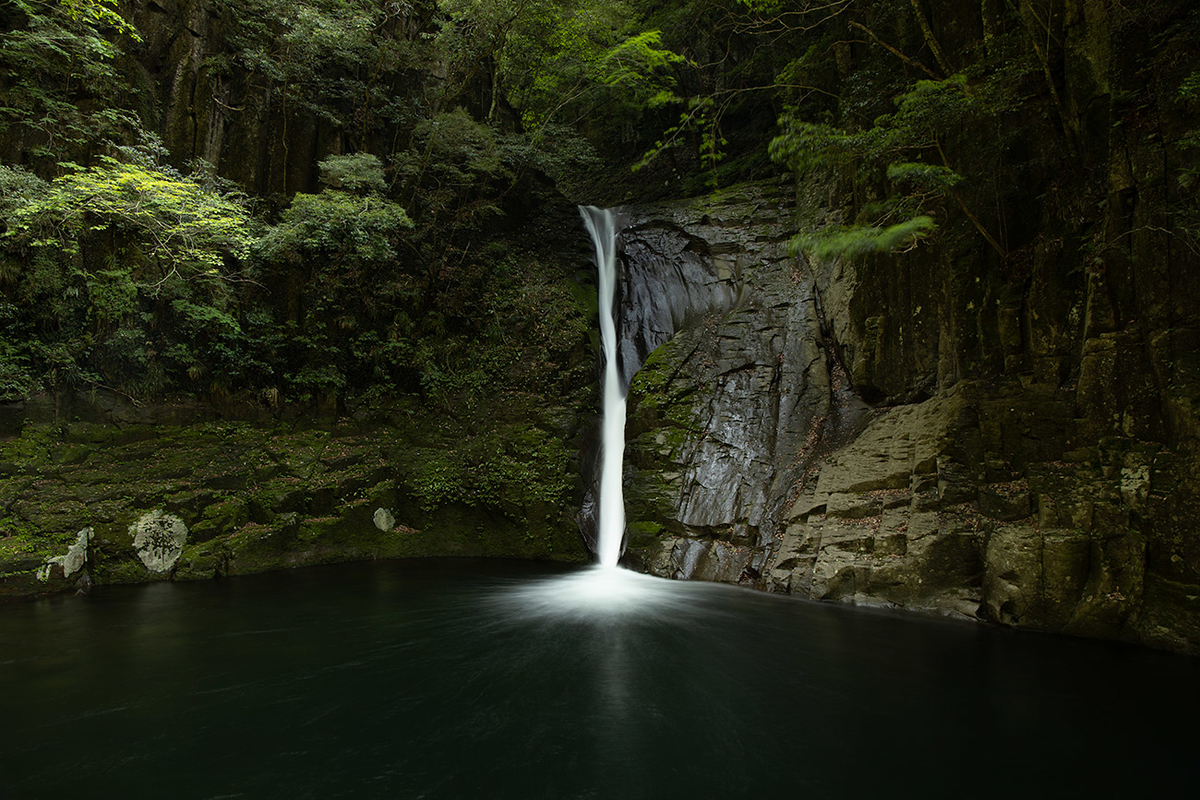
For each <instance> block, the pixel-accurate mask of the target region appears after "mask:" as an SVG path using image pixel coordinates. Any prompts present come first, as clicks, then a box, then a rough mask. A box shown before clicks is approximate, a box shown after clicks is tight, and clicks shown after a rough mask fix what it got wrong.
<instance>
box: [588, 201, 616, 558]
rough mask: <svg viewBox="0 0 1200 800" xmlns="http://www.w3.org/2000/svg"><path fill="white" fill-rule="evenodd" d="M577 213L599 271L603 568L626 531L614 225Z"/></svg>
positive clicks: (597, 213)
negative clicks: (602, 351) (602, 357)
mask: <svg viewBox="0 0 1200 800" xmlns="http://www.w3.org/2000/svg"><path fill="white" fill-rule="evenodd" d="M579 213H580V214H581V215H582V216H583V222H584V224H585V225H586V226H587V229H588V232H589V233H590V234H591V235H592V243H593V244H594V245H595V247H596V268H597V269H598V270H599V276H600V289H599V291H600V340H601V342H602V344H603V346H604V383H603V386H602V389H603V395H604V397H603V408H602V412H603V416H604V422H603V426H602V433H601V440H600V441H601V445H600V502H599V520H598V526H597V528H598V531H599V534H598V536H597V544H596V550H597V553H596V555H598V556H599V558H600V565H601V566H603V567H615V566H616V565H617V559H619V558H620V557H621V540H622V539H623V538H624V535H625V500H624V497H623V496H622V493H621V467H622V462H623V461H624V457H625V392H624V390H623V389H622V387H621V378H620V373H619V371H618V365H617V345H618V342H617V324H616V318H615V316H614V313H613V305H614V303H615V298H616V294H617V226H616V219H615V218H614V217H613V213H612V212H611V211H609V210H608V209H602V208H596V207H594V206H580V207H579Z"/></svg>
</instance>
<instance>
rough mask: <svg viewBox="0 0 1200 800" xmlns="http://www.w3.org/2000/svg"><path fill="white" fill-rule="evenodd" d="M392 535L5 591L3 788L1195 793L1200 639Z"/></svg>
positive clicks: (701, 794) (246, 792)
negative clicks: (998, 626) (302, 560)
mask: <svg viewBox="0 0 1200 800" xmlns="http://www.w3.org/2000/svg"><path fill="white" fill-rule="evenodd" d="M624 577H626V578H627V580H624V581H617V582H614V583H612V584H611V585H610V583H609V582H604V581H601V582H597V580H596V574H595V573H594V572H590V571H580V570H565V569H563V568H561V567H554V566H545V565H536V564H525V563H510V562H496V561H492V562H481V561H419V562H379V563H373V564H356V565H345V566H339V567H331V568H321V569H310V570H301V571H296V572H291V573H284V574H274V575H264V576H257V577H247V578H238V579H231V580H225V581H220V582H211V583H197V584H160V585H152V586H140V587H122V588H102V589H100V590H97V591H96V592H95V593H94V594H93V595H92V596H90V597H80V598H75V597H62V598H53V599H46V600H37V601H24V602H13V603H6V604H3V605H0V797H12V798H22V799H23V798H42V797H44V798H66V797H87V798H107V797H114V798H116V797H122V798H141V797H146V798H235V797H238V798H242V797H244V798H328V797H352V798H676V797H679V798H824V797H830V798H843V797H892V798H904V797H914V798H918V797H920V798H925V797H961V798H978V797H1003V798H1026V797H1064V798H1066V797H1085V796H1088V797H1121V798H1132V797H1198V796H1200V713H1198V712H1200V680H1198V678H1200V671H1198V670H1197V663H1196V661H1195V660H1194V659H1188V658H1184V657H1179V656H1173V655H1170V654H1165V653H1159V652H1154V651H1149V650H1143V649H1138V648H1133V647H1126V646H1118V645H1112V644H1107V643H1101V642H1090V641H1080V640H1072V639H1065V638H1056V637H1049V636H1039V635H1034V634H1021V633H1014V632H1012V631H1003V630H995V629H989V628H985V627H981V626H972V625H969V624H960V623H950V622H941V621H937V620H927V619H920V618H915V617H911V616H899V615H893V614H883V613H871V612H863V611H856V610H853V609H850V608H845V607H834V606H827V605H818V604H813V603H805V602H800V601H796V600H792V599H789V598H782V597H772V596H767V595H761V594H756V593H751V592H747V591H742V590H737V589H732V588H729V587H723V586H713V585H702V584H681V583H671V582H666V581H656V580H653V579H649V578H641V576H624Z"/></svg>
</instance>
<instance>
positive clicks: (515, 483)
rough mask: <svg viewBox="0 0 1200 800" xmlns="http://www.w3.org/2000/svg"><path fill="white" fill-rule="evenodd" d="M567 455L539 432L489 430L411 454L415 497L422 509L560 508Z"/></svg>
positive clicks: (562, 447) (565, 486) (566, 485)
mask: <svg viewBox="0 0 1200 800" xmlns="http://www.w3.org/2000/svg"><path fill="white" fill-rule="evenodd" d="M570 455H571V454H570V452H569V451H568V450H567V448H566V446H565V444H564V443H563V441H562V440H561V439H560V438H559V437H557V436H555V435H553V434H551V433H548V432H546V431H544V430H542V429H540V428H537V427H532V426H527V427H520V428H515V429H508V430H503V431H502V430H492V431H488V432H486V433H481V434H475V435H470V436H467V437H464V438H462V439H459V440H458V441H456V442H455V443H454V445H452V446H443V447H437V448H433V449H427V450H421V451H418V452H416V453H414V457H415V458H414V460H415V464H414V468H415V469H414V472H415V475H414V476H413V477H414V480H413V486H414V492H415V494H416V499H417V502H418V504H419V505H420V506H421V508H422V509H423V510H425V511H433V510H434V509H436V508H437V507H438V506H441V505H444V504H448V503H456V502H457V503H464V504H466V505H468V506H477V507H490V508H498V509H510V510H512V511H513V512H514V516H516V517H520V516H522V514H521V513H520V512H521V511H523V510H525V509H527V508H528V507H529V506H531V505H533V504H536V503H542V504H546V505H551V506H557V505H561V504H563V503H564V502H565V501H566V498H567V497H568V493H569V492H570V484H569V480H568V464H569V462H570Z"/></svg>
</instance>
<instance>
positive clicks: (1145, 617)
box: [625, 186, 1200, 650]
mask: <svg viewBox="0 0 1200 800" xmlns="http://www.w3.org/2000/svg"><path fill="white" fill-rule="evenodd" d="M776 191H777V190H776V189H775V188H774V187H771V186H756V187H748V188H745V189H741V190H739V191H738V192H733V193H726V194H724V195H723V196H717V197H716V198H709V199H707V200H706V201H705V202H703V203H700V202H696V203H692V204H675V205H667V206H663V207H658V208H654V209H641V210H640V212H639V213H640V214H641V215H642V216H641V218H640V222H639V223H638V225H637V226H635V227H634V228H633V229H632V231H631V233H630V241H628V242H627V250H628V252H632V253H636V254H637V255H635V256H634V259H633V260H632V261H631V262H630V263H629V264H628V267H627V268H628V275H629V279H630V280H631V281H636V280H638V276H640V275H649V276H650V277H651V279H652V283H653V281H658V283H654V284H653V285H654V287H655V288H653V289H647V288H645V287H638V286H636V285H635V286H632V287H630V288H629V289H628V290H627V297H629V298H634V297H636V298H640V299H642V300H644V301H648V302H651V303H657V305H656V306H654V307H653V308H652V309H651V310H649V311H645V312H643V313H641V314H640V316H639V315H633V314H628V315H627V316H626V317H625V319H626V320H634V319H636V320H638V322H637V324H636V325H635V326H634V330H633V332H632V334H631V339H632V342H631V344H630V351H631V352H638V353H640V350H641V349H642V348H646V347H650V346H651V345H652V344H653V343H654V342H655V341H656V339H657V338H658V337H662V336H663V332H664V331H666V330H667V329H668V328H670V327H672V326H675V331H676V332H675V333H674V335H672V336H669V337H668V338H666V340H665V342H664V343H663V344H661V345H659V346H658V348H657V349H654V350H652V351H651V352H650V353H649V355H648V356H647V357H646V361H645V364H644V366H642V368H641V370H640V371H639V372H638V373H637V374H636V375H635V376H634V377H633V379H632V381H631V389H630V398H629V421H628V426H627V446H626V490H625V492H626V506H627V509H626V510H627V518H628V521H629V554H630V557H631V559H632V560H633V561H635V562H636V563H638V564H639V565H640V566H641V567H642V568H643V569H645V570H647V571H649V572H652V573H654V574H657V575H661V576H665V577H673V578H691V579H701V580H714V581H724V582H729V583H738V584H742V585H746V586H751V587H755V588H759V589H764V590H767V591H773V592H784V593H793V594H798V595H801V596H804V597H810V598H814V599H824V600H835V601H842V602H850V603H856V604H863V605H881V606H892V607H903V608H910V609H916V610H922V611H929V612H934V613H939V614H947V615H951V616H957V617H960V618H966V619H974V620H982V621H992V622H996V623H1000V624H1005V625H1012V626H1016V627H1024V628H1034V629H1039V630H1047V631H1057V632H1067V633H1072V634H1078V635H1087V636H1100V637H1106V638H1122V639H1128V640H1134V641H1140V642H1144V643H1148V644H1152V645H1155V646H1161V647H1168V648H1173V649H1180V650H1194V649H1196V647H1197V645H1198V643H1200V601H1198V600H1197V598H1198V597H1200V537H1197V536H1196V535H1195V526H1194V519H1195V518H1197V516H1200V479H1197V478H1196V477H1195V476H1196V475H1200V464H1198V463H1197V456H1196V455H1195V452H1196V448H1194V447H1192V446H1190V445H1189V444H1188V443H1187V441H1186V440H1183V439H1180V440H1179V441H1176V442H1175V443H1174V444H1172V443H1170V442H1164V441H1163V438H1165V434H1164V430H1163V424H1162V420H1161V419H1160V417H1159V416H1158V415H1157V414H1154V413H1151V412H1150V411H1149V410H1148V406H1147V403H1151V402H1152V401H1153V399H1154V398H1155V397H1156V396H1161V395H1157V394H1156V392H1158V391H1159V390H1158V389H1157V388H1156V386H1157V385H1158V384H1157V383H1156V380H1155V378H1154V375H1153V373H1152V371H1151V369H1150V365H1147V364H1146V362H1145V360H1144V359H1142V360H1138V359H1136V358H1133V357H1132V355H1130V354H1131V353H1133V352H1134V351H1135V350H1136V349H1137V347H1139V346H1142V345H1144V343H1145V341H1146V338H1145V335H1144V334H1142V333H1138V332H1137V331H1125V332H1122V333H1121V334H1120V335H1113V334H1109V333H1097V334H1096V335H1095V336H1094V337H1091V338H1089V339H1087V340H1086V341H1085V343H1084V345H1083V346H1081V347H1077V348H1076V349H1074V350H1073V351H1072V352H1074V353H1075V354H1076V355H1075V356H1074V358H1077V359H1081V360H1080V361H1079V362H1078V363H1077V364H1076V365H1075V366H1071V364H1070V362H1068V361H1066V360H1065V359H1067V358H1068V355H1064V354H1066V353H1068V349H1067V348H1066V346H1065V345H1063V344H1062V342H1057V341H1054V340H1053V339H1054V337H1055V336H1056V335H1058V334H1056V333H1055V331H1060V333H1062V335H1063V336H1068V338H1071V337H1075V336H1077V335H1078V332H1077V331H1075V330H1074V329H1070V320H1069V319H1068V318H1067V317H1062V316H1055V317H1049V316H1041V315H1038V316H1034V315H1033V311H1036V309H1037V307H1038V304H1037V303H1033V302H1030V303H1026V304H1025V305H1023V306H1021V308H1020V309H1018V310H1017V311H1014V308H1015V306H1013V305H1012V304H1011V303H1009V305H1005V304H1004V303H997V302H994V301H993V302H992V303H990V305H987V306H983V305H982V304H980V305H979V306H976V307H975V308H976V311H975V312H973V313H977V314H980V315H981V316H982V315H984V314H985V313H992V311H993V310H996V309H998V310H996V311H995V313H997V314H999V315H1001V316H1004V315H1005V314H1009V313H1010V312H1013V313H1018V312H1019V314H1026V315H1028V316H1027V317H1026V318H1017V319H1016V321H1015V323H1014V324H1016V325H1017V328H1018V329H1019V331H1020V332H1021V337H1023V338H1019V340H1018V341H1016V342H1015V343H1014V342H1007V344H1006V341H1007V340H1006V339H1005V334H1004V331H1009V334H1011V333H1012V331H1011V326H1004V325H1002V326H997V327H995V328H994V330H993V331H992V333H991V334H987V330H986V326H984V325H983V324H982V323H980V324H978V325H974V326H971V325H969V324H968V322H967V321H964V320H963V319H956V318H955V317H956V315H957V316H958V317H961V316H962V314H963V313H964V311H963V309H964V308H965V304H963V303H962V302H960V301H961V299H962V298H961V296H958V295H956V294H954V293H953V292H950V291H948V290H947V289H946V288H945V287H942V288H939V289H936V290H934V289H933V288H930V289H929V293H928V294H924V295H915V296H913V297H912V298H910V301H911V304H912V307H913V309H914V311H915V309H917V308H922V309H923V310H922V312H921V314H922V315H923V319H925V321H922V320H921V319H908V320H906V321H904V323H903V325H902V326H901V328H900V329H898V330H899V331H900V334H903V336H908V337H909V338H908V339H906V340H905V341H903V342H901V343H896V342H893V341H891V340H890V338H889V337H890V334H887V335H885V334H886V331H887V329H888V328H889V326H890V325H891V324H892V323H891V322H888V321H887V319H885V317H887V313H886V311H887V309H886V308H884V307H880V306H865V305H864V303H863V300H862V295H864V294H866V295H870V296H875V295H879V293H880V292H881V289H880V286H884V287H885V288H886V285H887V284H888V282H889V281H894V280H895V274H894V273H890V274H881V275H878V276H864V275H863V274H862V271H861V269H854V268H851V267H849V266H848V265H838V264H836V263H826V264H816V265H812V264H807V263H805V262H803V261H801V260H798V259H795V258H791V257H789V256H788V255H787V254H786V252H785V250H784V248H783V247H782V245H781V240H783V239H785V238H786V236H787V234H788V232H789V229H790V222H789V220H788V219H787V217H786V216H785V215H782V214H780V213H778V211H777V204H776V201H775V199H774V198H773V197H772V192H776ZM776 196H777V195H776ZM645 231H652V232H654V235H653V236H649V235H644V234H643V232H645ZM671 254H686V255H685V256H684V258H685V260H688V259H691V261H689V263H686V264H685V266H684V267H682V268H681V271H680V274H683V275H693V276H695V275H697V274H698V275H699V276H698V277H692V278H689V279H688V280H687V281H686V285H687V286H688V287H690V288H692V289H696V287H705V286H708V287H712V286H718V287H720V286H721V285H722V283H724V284H725V285H727V286H728V291H727V293H725V294H724V295H719V296H723V297H732V298H734V300H733V302H732V304H731V305H729V306H727V307H722V306H721V305H720V304H714V305H709V306H704V305H703V302H699V301H697V300H696V299H695V297H694V296H693V297H692V298H691V299H688V300H687V303H684V302H683V301H682V300H680V301H678V302H677V303H675V304H672V303H670V302H664V300H663V295H664V294H668V293H669V292H670V291H671V289H670V288H669V285H668V282H667V281H665V280H662V279H661V276H662V275H664V274H668V270H667V268H666V267H662V266H657V265H659V264H661V263H665V262H666V261H667V260H668V257H669V256H671ZM705 258H707V259H708V262H707V266H706V264H705V262H704V259H705ZM900 262H903V259H901V260H900ZM644 264H649V265H655V266H654V268H653V269H645V268H643V267H642V266H641V265H644ZM910 266H911V265H909V264H906V263H897V264H893V265H891V266H890V267H889V266H888V265H886V264H885V265H880V268H881V269H894V270H901V271H904V270H909V267H910ZM946 269H947V273H946V280H947V281H949V282H951V283H954V282H956V281H959V282H962V278H961V277H955V274H954V272H953V270H951V269H950V268H949V267H947V268H946ZM979 269H981V270H983V269H985V267H983V266H980V267H979ZM638 270H642V271H641V272H639V271H638ZM910 272H911V271H910ZM929 274H930V273H926V275H927V276H928V275H929ZM868 278H869V280H868ZM971 283H973V280H972V281H971ZM678 285H679V283H678V282H677V284H676V286H678ZM664 287H667V288H664ZM930 287H933V284H932V283H930ZM916 288H917V287H914V286H910V287H909V289H910V290H912V291H914V292H915V290H916ZM718 294H719V293H715V292H711V291H710V293H709V294H705V295H702V296H703V297H712V296H714V295H718ZM686 296H687V295H686V294H684V295H681V297H686ZM880 296H881V297H882V295H880ZM695 305H699V306H700V307H701V308H703V309H704V310H703V311H702V312H701V313H698V314H697V313H690V312H689V311H688V310H687V309H688V308H690V307H694V306H695ZM680 308H684V311H683V312H682V313H681V312H680V310H679V309H680ZM981 309H985V310H981ZM1031 309H1033V311H1031ZM895 316H896V315H895V313H894V312H893V313H892V316H891V319H893V321H894V319H895ZM1068 316H1069V315H1068ZM873 318H874V319H876V323H875V325H876V327H875V328H872V326H871V324H870V320H871V319H873ZM1064 319H1066V320H1067V324H1066V326H1065V327H1064ZM668 321H669V324H668ZM927 323H928V324H929V326H930V327H929V329H928V336H925V338H922V330H924V329H922V328H921V325H925V324H927ZM879 326H883V327H882V328H880V327H879ZM966 328H971V329H972V330H974V331H976V333H975V334H972V335H975V336H977V338H976V339H973V340H971V341H965V340H962V339H961V338H960V337H961V336H963V335H964V334H963V333H962V331H963V330H964V329H966ZM1060 329H1061V330H1060ZM1068 329H1070V330H1068ZM880 331H884V332H883V333H881V332H880ZM979 331H984V333H983V334H980V333H978V332H979ZM1062 331H1066V332H1065V333H1063V332H1062ZM985 334H986V335H985ZM992 334H994V335H995V336H996V337H999V338H997V339H993V340H989V339H988V338H987V336H990V335H992ZM903 336H902V338H903ZM1162 336H1167V337H1168V338H1169V337H1172V336H1176V334H1174V333H1172V334H1170V335H1169V336H1168V335H1167V334H1163V335H1162ZM1009 338H1011V336H1010V337H1009ZM1139 343H1142V345H1139ZM1164 346H1166V345H1164ZM992 348H998V350H997V352H1001V354H1003V350H1004V348H1009V349H1011V350H1013V352H1012V353H1010V354H1009V355H1005V356H1003V358H1001V359H999V360H998V361H997V363H999V364H1001V365H1003V364H1007V365H1008V368H1009V370H1011V373H1012V374H1009V372H1007V371H1005V368H1004V367H1003V366H1001V367H1000V368H999V371H998V372H989V371H988V370H986V369H984V364H985V362H986V360H987V359H986V354H987V352H988V351H989V350H990V349H992ZM1014 348H1017V349H1020V348H1024V349H1020V352H1018V351H1017V349H1014ZM1121 348H1124V351H1128V352H1125V354H1124V355H1122V354H1121V353H1122V352H1124V351H1122V349H1121ZM1030 349H1032V350H1037V351H1038V352H1045V353H1056V354H1057V355H1053V356H1050V355H1046V356H1044V357H1041V356H1039V358H1042V359H1043V360H1038V358H1032V357H1030V353H1029V352H1027V351H1029V350H1030ZM972 352H974V353H975V355H972ZM964 367H969V369H965V368H964ZM1062 375H1066V376H1068V380H1066V381H1063V380H1062V378H1061V376H1062ZM1071 375H1077V376H1078V380H1077V381H1072V380H1069V376H1071ZM1175 391H1176V392H1178V388H1177V387H1176V388H1175ZM868 400H869V401H870V403H868V402H867V401H868ZM1166 407H1167V408H1168V409H1169V410H1170V411H1171V413H1173V414H1174V417H1172V418H1171V424H1172V426H1173V428H1174V430H1176V431H1179V432H1181V433H1182V432H1186V431H1190V430H1196V429H1197V426H1196V425H1195V423H1194V421H1192V415H1193V412H1191V411H1189V410H1187V409H1185V408H1184V404H1183V403H1176V404H1174V405H1172V404H1170V403H1168V404H1167V405H1166ZM1189 408H1190V407H1189Z"/></svg>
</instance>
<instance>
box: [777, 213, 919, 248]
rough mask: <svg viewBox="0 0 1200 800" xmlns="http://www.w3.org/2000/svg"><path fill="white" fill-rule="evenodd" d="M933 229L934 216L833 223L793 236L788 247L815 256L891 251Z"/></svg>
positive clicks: (906, 244)
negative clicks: (886, 221)
mask: <svg viewBox="0 0 1200 800" xmlns="http://www.w3.org/2000/svg"><path fill="white" fill-rule="evenodd" d="M936 229H937V225H936V223H934V221H933V218H932V217H926V216H919V217H913V218H912V219H908V220H905V221H903V222H898V223H896V224H895V225H888V226H887V227H885V228H881V227H877V226H871V225H858V226H832V227H829V228H826V229H824V230H822V231H819V232H815V233H802V234H799V235H797V236H795V237H793V238H792V240H791V242H789V244H788V249H789V251H790V252H792V253H793V254H795V253H797V252H804V253H807V254H808V255H809V256H812V257H814V258H833V257H837V256H842V257H855V256H864V255H868V254H871V253H894V252H898V251H900V250H905V249H909V248H911V247H912V246H914V245H915V244H916V243H917V242H919V241H920V240H922V239H924V238H926V237H928V236H929V235H930V234H932V233H933V232H934V231H935V230H936Z"/></svg>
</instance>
